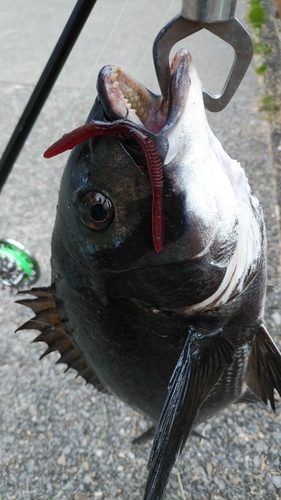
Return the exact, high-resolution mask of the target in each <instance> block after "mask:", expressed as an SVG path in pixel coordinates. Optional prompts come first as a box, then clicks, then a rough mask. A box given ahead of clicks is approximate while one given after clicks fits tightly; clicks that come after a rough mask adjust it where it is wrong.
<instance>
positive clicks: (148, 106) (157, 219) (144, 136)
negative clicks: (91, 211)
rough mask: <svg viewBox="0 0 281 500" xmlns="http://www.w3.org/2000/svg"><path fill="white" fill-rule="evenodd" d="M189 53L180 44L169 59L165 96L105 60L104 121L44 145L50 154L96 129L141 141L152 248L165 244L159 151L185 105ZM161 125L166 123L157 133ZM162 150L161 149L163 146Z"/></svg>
mask: <svg viewBox="0 0 281 500" xmlns="http://www.w3.org/2000/svg"><path fill="white" fill-rule="evenodd" d="M190 62H191V56H190V54H189V52H188V51H186V50H184V49H181V50H179V51H178V52H177V54H176V55H175V57H174V59H173V61H172V64H171V82H170V91H169V95H168V99H167V100H166V101H165V100H164V99H163V97H162V96H161V95H158V96H157V95H155V94H153V93H152V92H150V91H149V90H148V89H147V88H146V87H144V85H142V84H140V83H139V82H137V81H136V80H134V79H133V78H131V77H129V76H128V75H127V74H126V73H124V72H123V71H122V70H121V69H120V68H118V67H117V66H105V67H104V68H103V69H102V70H101V71H100V73H99V76H98V82H97V88H98V93H99V98H100V101H101V104H102V106H103V110H104V114H105V118H108V121H97V120H93V121H90V122H88V123H86V124H85V125H83V126H82V127H79V128H77V129H75V130H73V131H72V132H70V133H68V134H65V135H64V136H63V137H62V138H61V139H59V140H58V141H57V142H56V143H55V144H53V145H52V146H51V147H50V148H48V149H47V150H46V151H45V153H44V157H45V158H52V157H53V156H56V155H57V154H60V153H62V152H64V151H67V150H68V149H72V148H73V147H75V146H77V145H78V144H80V143H81V142H84V141H86V140H88V139H91V138H93V137H96V136H101V135H113V136H115V137H117V138H118V139H121V140H122V141H124V140H127V139H128V138H129V139H133V141H134V142H135V143H136V144H137V145H138V146H140V148H139V149H140V150H141V151H142V153H143V155H142V157H143V159H144V165H143V166H142V165H141V164H140V163H139V162H137V164H138V166H139V168H140V169H141V170H143V169H146V171H147V175H148V177H149V180H150V185H151V191H152V237H153V244H154V248H155V250H156V252H160V251H161V250H162V249H163V244H164V201H163V169H162V167H163V163H164V155H163V154H161V152H160V150H161V149H163V148H162V142H163V139H164V140H165V132H166V131H167V130H168V129H169V128H170V127H173V126H174V125H175V124H176V122H177V120H178V119H179V118H180V116H181V114H182V111H183V109H184V106H185V103H186V99H187V95H188V89H189V86H190V79H189V75H188V73H189V66H190ZM162 129H165V131H164V133H163V134H162V136H161V131H162ZM162 153H163V151H162Z"/></svg>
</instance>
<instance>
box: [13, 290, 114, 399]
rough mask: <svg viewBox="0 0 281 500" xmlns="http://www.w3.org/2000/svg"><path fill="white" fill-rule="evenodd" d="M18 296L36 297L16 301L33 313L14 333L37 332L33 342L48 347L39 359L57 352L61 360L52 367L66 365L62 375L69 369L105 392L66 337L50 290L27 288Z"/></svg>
mask: <svg viewBox="0 0 281 500" xmlns="http://www.w3.org/2000/svg"><path fill="white" fill-rule="evenodd" d="M19 294H29V295H33V296H34V297H36V298H35V299H34V298H33V299H21V300H18V301H17V303H18V304H22V305H24V306H26V307H30V309H32V311H33V312H34V313H35V316H34V318H32V319H30V320H29V321H27V322H26V323H24V325H22V326H20V327H19V328H18V329H17V331H19V330H29V329H34V330H39V331H40V332H41V333H40V334H39V335H38V336H37V337H36V338H35V339H34V340H33V342H46V344H48V349H47V350H46V351H45V352H44V353H43V354H42V356H41V357H40V359H42V358H43V357H44V356H46V355H47V354H49V353H50V352H53V351H58V352H59V353H60V355H61V357H60V358H59V359H58V361H57V362H56V364H59V363H65V364H67V368H66V370H65V371H67V370H69V368H73V369H74V370H76V371H77V372H78V374H77V377H78V376H79V375H80V376H81V377H83V378H84V379H85V380H86V382H87V383H89V384H92V385H93V386H94V387H96V388H97V389H98V390H99V391H102V392H107V391H106V389H105V388H104V387H103V385H102V383H101V382H100V381H99V379H98V377H97V376H96V374H95V373H94V372H93V371H92V370H91V369H90V368H89V367H88V366H87V365H86V363H85V361H84V359H83V358H82V356H81V354H80V352H79V351H78V350H77V349H76V348H75V347H74V345H73V344H72V342H71V340H70V338H69V337H68V336H67V334H66V332H65V330H64V328H63V325H62V323H61V320H60V317H59V314H58V311H57V308H56V302H55V298H54V296H53V293H52V291H51V289H50V287H42V288H31V290H28V291H23V292H19Z"/></svg>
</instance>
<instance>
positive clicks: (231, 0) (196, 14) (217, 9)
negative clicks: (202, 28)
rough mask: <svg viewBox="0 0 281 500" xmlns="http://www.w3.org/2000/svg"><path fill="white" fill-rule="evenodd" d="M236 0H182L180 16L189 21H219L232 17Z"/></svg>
mask: <svg viewBox="0 0 281 500" xmlns="http://www.w3.org/2000/svg"><path fill="white" fill-rule="evenodd" d="M236 1H237V0H182V10H181V16H182V17H183V18H184V19H188V20H189V21H196V22H201V23H221V22H226V21H229V20H230V19H232V18H233V17H234V13H235V8H236Z"/></svg>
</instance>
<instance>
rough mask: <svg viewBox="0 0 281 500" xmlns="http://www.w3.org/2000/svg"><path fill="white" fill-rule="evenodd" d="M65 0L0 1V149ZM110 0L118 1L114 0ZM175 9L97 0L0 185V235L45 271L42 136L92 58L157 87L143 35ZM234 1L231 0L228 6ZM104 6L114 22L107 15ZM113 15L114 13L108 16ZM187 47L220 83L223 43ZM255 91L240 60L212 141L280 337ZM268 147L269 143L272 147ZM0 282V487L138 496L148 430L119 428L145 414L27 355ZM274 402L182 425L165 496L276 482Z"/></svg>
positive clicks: (270, 321) (254, 490)
mask: <svg viewBox="0 0 281 500" xmlns="http://www.w3.org/2000/svg"><path fill="white" fill-rule="evenodd" d="M74 3H75V2H74V0H71V1H70V0H61V1H58V0H49V1H48V2H44V3H43V2H36V1H35V0H29V1H28V2H22V1H20V0H13V2H11V1H9V0H2V2H1V13H0V41H1V51H0V102H1V108H0V109H1V113H0V154H1V153H2V151H3V150H4V148H5V145H6V143H7V141H8V139H9V137H10V134H11V133H12V131H13V128H14V126H15V124H16V122H17V120H18V118H19V116H20V114H21V112H22V110H23V108H24V106H25V104H26V102H27V99H28V97H29V95H30V93H31V91H32V88H33V86H34V85H35V83H36V81H37V79H38V77H39V75H40V73H41V71H42V69H43V67H44V64H45V62H46V61H47V58H48V56H49V54H50V52H51V50H52V48H53V46H54V44H55V42H56V40H57V38H58V36H59V34H60V32H61V30H62V28H63V26H64V24H65V21H66V19H67V17H68V15H69V13H70V10H71V8H72V6H73V5H74ZM122 9H123V10H122ZM179 10H180V0H177V1H174V2H170V1H168V0H154V2H149V1H147V0H143V1H142V2H133V1H132V0H131V1H128V2H124V0H107V1H106V2H102V1H101V0H99V1H98V2H97V6H96V7H95V8H94V10H93V14H92V15H91V18H90V19H89V21H88V23H87V25H86V27H85V29H84V30H83V33H82V35H81V37H80V39H79V41H78V43H77V45H76V47H75V49H74V51H73V53H72V54H71V56H70V58H69V61H68V63H67V64H66V66H65V68H64V70H63V72H62V74H61V76H60V78H59V80H58V82H57V84H56V86H55V88H54V90H53V92H52V94H51V96H50V98H49V99H48V101H47V103H46V105H45V108H44V110H43V112H42V114H41V116H40V118H39V119H38V121H37V124H36V126H35V127H34V130H33V131H32V134H31V135H30V137H29V139H28V140H27V142H26V145H25V147H24V150H23V151H22V153H21V155H20V156H19V158H18V160H17V162H16V165H15V167H14V169H13V172H12V174H11V176H10V178H9V180H8V182H7V184H6V186H5V188H4V190H3V192H2V194H1V209H0V214H1V220H0V228H1V230H0V237H9V238H14V239H16V240H18V241H20V242H22V243H23V244H25V245H26V246H27V247H28V248H29V249H30V250H31V251H32V252H33V253H34V254H35V255H36V257H37V259H38V260H39V262H40V266H41V272H42V274H41V278H40V282H39V285H45V284H49V280H50V277H49V276H50V267H49V258H50V237H51V231H52V226H53V222H54V216H55V206H56V200H57V192H58V186H59V182H60V176H61V172H62V168H63V165H64V163H65V160H66V157H67V154H64V155H62V156H60V157H57V158H55V159H54V160H51V161H48V162H46V161H43V160H42V152H43V151H44V150H45V149H46V147H47V146H48V145H50V144H51V143H52V142H53V140H54V138H56V137H58V136H59V135H61V134H62V133H63V132H66V131H69V130H72V129H73V128H75V127H77V126H78V125H80V124H82V123H83V121H84V119H85V117H86V116H87V114H88V111H89V109H90V107H91V105H92V103H93V100H94V97H95V95H96V91H95V80H96V76H97V73H98V70H99V69H100V68H101V67H102V66H103V65H104V64H107V63H114V64H118V65H120V66H121V67H122V68H123V69H124V70H125V71H127V72H129V73H130V74H131V75H132V76H135V77H136V78H138V79H139V80H141V81H142V83H144V84H145V85H147V86H148V87H149V88H151V89H152V90H155V91H157V84H156V79H155V76H154V71H153V65H152V57H151V45H152V41H153V40H154V38H155V36H156V34H157V33H158V31H159V29H160V28H161V27H162V26H163V25H164V24H165V23H166V22H167V21H168V20H169V19H170V18H172V17H173V16H174V15H175V14H177V13H178V12H179ZM244 11H245V2H244V0H238V7H237V16H238V17H239V18H240V19H242V18H243V15H244ZM118 16H120V17H119V21H118ZM117 21H118V24H117V25H116V23H117ZM181 45H184V46H186V47H188V48H189V49H190V51H191V53H192V55H193V58H194V59H195V62H196V64H197V66H198V68H199V72H200V75H201V78H202V80H203V83H204V85H205V86H206V87H207V88H208V89H210V90H212V91H218V90H220V88H221V85H222V82H223V80H224V78H225V75H226V74H227V73H228V69H229V67H230V66H231V57H232V55H231V50H230V49H229V48H228V47H225V45H224V44H223V43H222V42H220V41H219V40H218V39H216V38H215V37H213V36H211V35H209V34H205V33H201V34H199V35H196V36H194V37H192V38H190V39H189V40H188V41H185V42H184V43H182V44H181ZM260 92H261V90H260V87H259V83H258V81H257V78H256V76H255V73H254V70H253V66H252V68H251V69H250V71H249V72H248V74H247V76H246V77H245V79H244V81H243V83H242V85H241V87H240V89H239V91H238V92H237V94H236V96H235V98H234V99H233V100H232V102H231V103H230V104H229V106H228V107H227V109H226V110H225V111H223V112H222V113H220V114H218V115H211V116H210V122H211V125H212V127H213V130H214V132H215V133H216V135H217V136H218V137H219V138H220V140H221V141H222V142H223V144H224V147H225V149H226V151H227V152H228V153H229V154H230V155H231V156H232V157H234V158H236V159H238V160H239V161H241V163H242V165H243V166H244V168H245V170H246V172H247V175H248V177H249V180H250V183H251V186H252V190H253V192H254V193H255V194H256V195H257V196H258V197H259V198H260V199H261V201H262V204H263V208H264V213H265V219H266V225H267V233H268V247H269V248H268V256H269V263H268V277H269V282H270V287H269V290H268V296H267V302H266V323H267V325H268V328H269V330H270V331H271V333H272V334H273V335H274V337H275V339H276V340H277V342H278V343H279V345H281V339H280V325H281V314H280V290H281V281H280V260H279V259H280V240H279V239H278V225H277V215H278V203H277V193H276V189H277V188H276V182H275V176H274V165H273V161H272V158H273V155H276V145H275V146H274V148H275V149H274V150H272V145H271V141H270V131H269V125H268V123H267V122H266V121H264V120H263V119H262V117H261V115H260V113H259V111H258V96H259V94H260ZM280 154H281V153H280ZM14 298H15V297H14V296H13V295H11V294H9V293H7V292H6V291H4V290H3V291H1V290H0V317H1V336H0V346H1V347H0V401H1V402H0V436H1V445H0V459H1V469H0V499H1V500H47V499H48V500H55V499H58V498H60V499H61V500H69V499H73V500H86V499H89V498H91V499H108V500H112V499H120V500H121V499H122V500H140V499H141V498H142V492H143V488H144V484H145V479H146V463H147V459H148V456H149V450H150V443H147V444H143V445H140V446H138V447H134V446H132V444H131V440H132V439H133V438H134V437H135V436H137V435H139V434H140V433H141V432H143V430H145V429H146V428H147V427H148V426H149V422H147V421H146V419H144V418H143V417H142V416H140V415H138V414H137V413H136V412H134V411H132V410H131V409H130V408H128V407H126V406H125V405H124V404H123V403H121V402H120V401H117V400H115V399H114V398H112V397H109V396H106V395H102V394H98V393H97V392H96V391H95V390H94V389H93V388H92V387H88V386H85V385H84V382H83V381H82V380H80V379H75V373H74V372H72V373H71V372H68V373H67V374H63V368H62V366H55V361H56V359H57V356H56V355H55V354H53V355H50V356H48V357H47V358H45V359H44V360H42V361H41V362H39V361H38V358H39V355H40V354H42V352H43V345H37V344H33V345H30V341H31V340H32V339H33V338H34V332H21V333H17V334H14V333H13V332H14V331H15V329H16V328H17V327H18V326H19V325H21V324H22V323H23V322H24V320H25V319H27V318H28V317H29V316H30V315H29V314H28V311H26V310H24V308H21V307H20V306H16V305H15V304H14ZM280 424H281V408H280V404H278V405H277V411H276V414H273V412H271V411H269V410H267V409H266V408H264V407H263V406H262V405H254V406H253V405H245V404H242V405H239V406H234V405H233V406H231V407H230V408H228V409H227V410H225V411H223V412H222V414H221V415H219V416H218V417H216V418H213V419H211V420H210V421H209V422H206V423H205V424H202V425H201V427H200V431H201V432H202V433H203V434H206V436H207V437H208V439H209V440H199V439H198V438H196V437H191V438H190V439H189V441H188V443H187V445H186V447H185V450H184V452H183V454H182V456H181V457H180V459H179V460H178V462H177V464H176V469H174V471H173V474H172V475H171V479H170V482H169V485H168V489H167V494H166V498H167V500H172V499H173V500H175V499H185V500H190V499H194V500H197V499H200V500H201V499H212V500H221V499H234V500H238V499H241V500H242V499H250V498H255V499H264V498H267V500H275V499H278V498H280V495H281V476H280V462H281V447H280V443H281V426H280Z"/></svg>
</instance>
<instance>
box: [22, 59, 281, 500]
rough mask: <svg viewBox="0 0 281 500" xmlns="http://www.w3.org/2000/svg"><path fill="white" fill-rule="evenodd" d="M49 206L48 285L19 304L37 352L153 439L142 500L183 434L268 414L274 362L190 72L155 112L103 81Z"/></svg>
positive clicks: (261, 259)
mask: <svg viewBox="0 0 281 500" xmlns="http://www.w3.org/2000/svg"><path fill="white" fill-rule="evenodd" d="M73 146H75V147H74V149H73V151H72V153H71V155H70V157H69V160H68V162H67V165H66V168H65V171H64V174H63V177H62V182H61V188H60V193H59V201H58V209H57V217H56V222H55V227H54V231H53V238H52V259H51V264H52V284H51V286H50V287H48V288H41V289H33V290H31V291H30V293H31V295H34V296H35V297H36V298H35V299H29V300H21V301H20V302H21V303H22V304H24V305H26V306H28V307H31V308H32V309H33V311H34V312H35V313H36V316H35V318H34V319H33V320H31V321H29V322H28V323H26V324H25V325H23V326H22V327H21V328H35V329H38V330H40V331H41V333H40V335H39V336H38V337H37V340H39V341H45V342H46V343H47V344H48V345H49V348H48V350H47V352H50V351H53V350H58V351H59V352H60V354H61V358H60V361H61V362H65V363H67V364H68V365H69V366H72V367H73V368H75V369H76V370H78V372H79V373H80V375H82V376H84V377H85V378H86V379H87V380H89V381H90V382H91V383H93V384H94V385H95V386H96V387H97V388H99V389H101V390H107V391H109V392H111V393H112V394H114V395H116V396H118V397H119V398H121V399H122V400H123V401H125V402H126V403H127V404H129V405H130V406H132V407H133V408H135V409H137V410H139V411H140V412H142V413H144V414H147V415H148V416H149V417H150V418H151V419H152V420H153V421H154V422H155V424H156V426H157V427H156V432H155V438H154V443H153V446H152V451H151V457H150V461H149V477H148V481H147V485H146V491H145V494H144V499H145V500H156V499H158V500H159V499H161V498H162V496H163V494H164V490H165V486H166V483H167V480H168V477H169V473H170V471H171V468H172V466H173V464H174V462H175V460H176V457H177V455H178V453H179V452H180V451H181V450H182V448H183V446H184V444H185V442H186V440H187V437H188V435H189V433H190V431H191V429H192V428H193V427H194V426H196V424H197V423H199V422H201V421H202V420H204V419H206V418H208V417H210V416H211V415H213V414H214V413H215V412H218V411H219V410H220V409H222V408H224V407H225V406H227V405H228V404H230V403H231V402H234V401H238V400H239V399H240V400H242V399H244V400H245V399H250V400H253V399H256V400H258V399H260V400H262V401H264V403H267V402H268V401H269V402H270V404H271V406H272V408H273V409H274V406H275V405H274V388H275V389H277V391H278V392H279V394H281V363H280V361H281V358H280V353H279V351H278V349H277V347H276V346H275V344H274V343H273V341H272V339H271V337H270V336H269V334H268V332H267V330H266V328H265V326H264V324H263V308H264V299H265V292H266V241H265V231H264V222H263V216H262V210H261V207H260V204H259V202H258V200H257V199H256V198H255V197H254V196H252V195H251V191H250V187H249V185H248V182H247V179H246V176H245V173H244V170H243V169H242V167H241V166H240V164H239V163H238V162H237V161H235V160H231V159H230V158H229V156H228V155H227V154H226V153H225V151H224V150H223V148H222V146H221V144H220V142H219V141H218V140H217V139H216V137H215V136H214V134H213V133H212V131H211V130H210V128H209V126H208V123H207V119H206V114H205V109H204V104H203V99H202V87H201V83H200V80H199V78H198V75H197V72H196V69H195V67H194V65H193V63H192V59H191V56H190V55H189V53H188V52H187V51H185V50H181V51H179V52H178V53H177V54H176V56H175V57H174V59H173V62H172V66H171V81H170V91H169V98H168V102H165V101H163V99H162V96H156V95H154V94H152V93H150V92H149V91H148V90H147V89H145V88H144V87H143V86H142V85H140V84H139V83H138V82H136V81H135V80H133V79H132V78H130V77H129V76H128V75H126V74H124V73H123V72H122V71H121V69H120V68H117V67H115V66H106V67H105V68H103V69H102V70H101V72H100V74H99V77H98V98H97V99H96V102H95V104H94V107H93V109H92V111H91V113H90V115H89V118H88V120H87V124H86V125H84V126H82V127H80V128H79V129H77V130H75V131H74V132H71V133H70V134H66V135H65V136H64V137H63V138H62V139H61V140H60V141H58V143H56V144H55V145H54V146H52V147H51V148H49V150H47V152H46V154H45V156H46V157H50V156H53V155H55V154H58V153H59V152H62V151H64V150H66V149H70V148H72V147H73Z"/></svg>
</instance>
